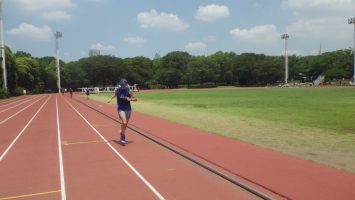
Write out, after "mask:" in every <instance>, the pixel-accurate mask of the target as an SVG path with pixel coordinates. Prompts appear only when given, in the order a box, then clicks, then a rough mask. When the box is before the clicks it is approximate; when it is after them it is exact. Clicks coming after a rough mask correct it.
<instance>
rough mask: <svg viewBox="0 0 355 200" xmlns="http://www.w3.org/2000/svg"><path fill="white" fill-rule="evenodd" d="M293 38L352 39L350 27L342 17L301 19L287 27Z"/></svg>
mask: <svg viewBox="0 0 355 200" xmlns="http://www.w3.org/2000/svg"><path fill="white" fill-rule="evenodd" d="M287 32H289V34H290V35H291V37H292V36H293V37H297V38H308V39H320V40H322V39H323V40H329V41H336V40H343V39H344V38H349V37H350V34H351V33H350V31H349V25H348V24H347V22H346V19H344V18H342V17H324V18H312V19H300V20H298V21H296V22H295V23H293V24H291V25H290V26H288V27H287Z"/></svg>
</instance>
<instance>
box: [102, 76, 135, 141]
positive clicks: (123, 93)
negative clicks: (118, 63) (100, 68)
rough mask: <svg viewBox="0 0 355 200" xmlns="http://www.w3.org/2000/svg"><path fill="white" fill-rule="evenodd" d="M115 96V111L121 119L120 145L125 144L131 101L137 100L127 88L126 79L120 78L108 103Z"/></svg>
mask: <svg viewBox="0 0 355 200" xmlns="http://www.w3.org/2000/svg"><path fill="white" fill-rule="evenodd" d="M115 97H116V98H117V111H118V116H119V117H120V119H121V130H120V142H121V144H122V145H125V144H126V128H127V126H128V122H129V119H130V117H131V111H132V108H131V101H137V98H136V97H135V96H134V92H133V91H132V90H131V89H130V88H129V86H128V83H127V80H126V79H121V81H120V84H119V87H118V88H117V90H116V91H115V94H114V95H113V96H112V97H111V99H110V100H109V101H108V103H110V102H111V101H112V99H113V98H115Z"/></svg>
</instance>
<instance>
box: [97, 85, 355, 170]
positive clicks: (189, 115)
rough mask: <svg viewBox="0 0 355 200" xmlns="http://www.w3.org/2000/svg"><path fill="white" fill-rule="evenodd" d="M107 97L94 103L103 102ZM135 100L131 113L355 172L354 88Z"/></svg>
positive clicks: (157, 96) (184, 94)
mask: <svg viewBox="0 0 355 200" xmlns="http://www.w3.org/2000/svg"><path fill="white" fill-rule="evenodd" d="M110 95H111V94H100V95H93V98H95V99H97V100H99V101H104V102H106V101H107V99H108V96H110ZM137 97H138V99H139V101H138V102H136V103H134V105H133V109H134V110H135V111H138V112H141V113H145V114H149V115H153V116H156V117H160V118H164V119H168V120H171V121H174V122H177V123H181V124H185V125H188V126H191V127H195V128H199V129H202V130H206V131H210V132H213V133H216V134H220V135H224V136H227V137H230V138H233V139H237V140H241V141H245V142H248V143H252V144H255V145H258V146H262V147H266V148H269V149H273V150H276V151H281V152H284V153H287V154H290V155H294V156H298V157H301V158H304V159H308V160H313V161H315V162H318V163H323V164H327V165H330V166H333V167H336V168H340V169H344V170H347V171H350V172H353V173H355V88H287V89H284V88H275V89H264V88H260V89H244V90H204V91H173V92H170V91H169V92H167V91H166V92H154V93H153V92H152V93H144V92H142V93H138V94H137ZM113 102H114V101H113Z"/></svg>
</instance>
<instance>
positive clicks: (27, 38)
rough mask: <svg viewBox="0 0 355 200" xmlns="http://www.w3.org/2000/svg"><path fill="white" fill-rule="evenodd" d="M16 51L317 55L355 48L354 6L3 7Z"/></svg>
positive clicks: (277, 1)
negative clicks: (58, 36)
mask: <svg viewBox="0 0 355 200" xmlns="http://www.w3.org/2000/svg"><path fill="white" fill-rule="evenodd" d="M3 12H4V14H3V19H4V37H5V43H6V44H7V45H8V46H9V47H10V48H11V49H12V51H14V52H16V51H26V52H29V53H31V54H32V55H33V56H35V57H42V56H54V55H55V40H54V36H53V34H54V33H55V32H56V31H60V32H62V33H63V37H62V38H61V39H60V57H61V59H63V60H64V61H67V62H69V61H74V60H78V59H80V58H82V57H87V56H88V52H89V49H99V50H100V52H101V54H102V55H113V56H117V57H121V58H126V57H135V56H145V57H149V58H153V57H154V55H155V54H156V53H158V54H160V55H161V56H164V55H166V54H167V53H169V52H171V51H186V52H188V53H190V54H192V55H210V54H213V53H215V52H217V51H226V52H229V51H233V52H236V53H237V54H241V53H245V52H251V53H264V54H267V55H281V54H283V51H284V40H282V39H281V34H283V33H287V34H289V35H290V38H289V40H288V49H289V52H290V53H291V54H296V55H315V54H318V51H319V48H320V45H321V46H322V51H323V52H325V51H333V50H338V49H344V48H350V47H351V48H352V47H353V45H354V38H353V37H354V26H352V25H349V24H348V21H347V20H348V18H351V17H355V0H312V1H310V0H215V1H213V0H211V1H206V0H175V1H174V0H3Z"/></svg>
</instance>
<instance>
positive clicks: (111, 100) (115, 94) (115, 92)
mask: <svg viewBox="0 0 355 200" xmlns="http://www.w3.org/2000/svg"><path fill="white" fill-rule="evenodd" d="M116 96H117V92H116V91H115V94H114V95H113V96H112V97H111V99H110V100H109V101H108V102H107V103H110V102H111V101H112V99H113V98H115V97H116Z"/></svg>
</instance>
